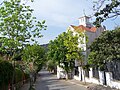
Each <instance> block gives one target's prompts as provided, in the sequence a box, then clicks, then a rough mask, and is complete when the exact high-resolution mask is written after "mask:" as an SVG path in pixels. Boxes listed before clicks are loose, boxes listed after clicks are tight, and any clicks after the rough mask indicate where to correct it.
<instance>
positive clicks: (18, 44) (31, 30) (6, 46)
mask: <svg viewBox="0 0 120 90" xmlns="http://www.w3.org/2000/svg"><path fill="white" fill-rule="evenodd" d="M32 12H33V9H31V8H30V6H26V5H25V4H22V3H21V0H9V1H8V0H7V1H6V0H5V1H3V4H2V5H1V6H0V35H1V36H2V38H0V42H1V43H2V44H1V47H0V50H1V51H2V52H4V51H6V52H8V51H10V53H11V54H12V56H13V55H14V53H15V52H16V49H18V48H22V47H23V46H24V45H25V44H29V43H30V41H36V40H35V38H40V37H41V36H42V35H41V33H40V32H41V30H42V29H43V28H44V29H45V28H46V26H45V25H44V23H45V21H43V22H40V21H37V20H36V18H35V17H33V16H32Z"/></svg>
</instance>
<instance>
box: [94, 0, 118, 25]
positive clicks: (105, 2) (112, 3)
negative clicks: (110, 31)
mask: <svg viewBox="0 0 120 90" xmlns="http://www.w3.org/2000/svg"><path fill="white" fill-rule="evenodd" d="M93 8H94V10H95V14H94V15H95V17H96V21H95V22H94V24H95V25H96V26H97V27H99V26H100V25H101V23H102V22H103V21H104V20H106V19H108V18H117V17H118V16H119V15H120V1H119V0H97V1H96V2H94V6H93Z"/></svg>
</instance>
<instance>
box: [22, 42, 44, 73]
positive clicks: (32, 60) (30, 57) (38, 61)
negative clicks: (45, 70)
mask: <svg viewBox="0 0 120 90" xmlns="http://www.w3.org/2000/svg"><path fill="white" fill-rule="evenodd" d="M44 56H45V50H44V48H42V47H41V46H40V45H37V44H34V45H28V46H27V47H26V48H25V49H24V50H23V55H22V59H23V61H25V63H26V65H29V66H30V64H32V67H30V69H31V70H30V71H32V70H35V71H37V72H38V71H39V70H40V69H41V68H42V66H43V64H44V62H45V58H44ZM29 66H28V67H29Z"/></svg>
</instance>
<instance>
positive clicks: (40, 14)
mask: <svg viewBox="0 0 120 90" xmlns="http://www.w3.org/2000/svg"><path fill="white" fill-rule="evenodd" d="M90 1H91V0H34V2H33V3H29V5H30V6H31V8H33V9H34V14H33V15H34V16H36V17H37V19H38V20H46V25H47V30H45V31H42V34H43V35H44V36H43V37H42V38H41V39H38V41H39V43H40V44H46V43H48V42H49V41H50V40H54V39H55V38H56V37H57V36H58V35H59V34H61V33H62V32H65V31H66V30H67V28H68V27H69V26H70V25H78V18H79V17H82V16H84V15H91V14H92V2H90Z"/></svg>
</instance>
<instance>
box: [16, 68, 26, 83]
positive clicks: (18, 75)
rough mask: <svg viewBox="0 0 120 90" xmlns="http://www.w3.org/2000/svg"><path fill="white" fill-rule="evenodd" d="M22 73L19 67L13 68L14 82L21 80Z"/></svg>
mask: <svg viewBox="0 0 120 90" xmlns="http://www.w3.org/2000/svg"><path fill="white" fill-rule="evenodd" d="M23 75H24V72H23V71H22V70H21V69H19V68H15V83H18V82H20V81H22V80H23Z"/></svg>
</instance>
